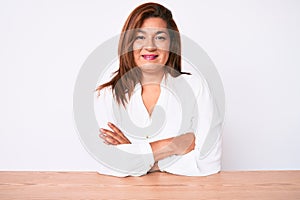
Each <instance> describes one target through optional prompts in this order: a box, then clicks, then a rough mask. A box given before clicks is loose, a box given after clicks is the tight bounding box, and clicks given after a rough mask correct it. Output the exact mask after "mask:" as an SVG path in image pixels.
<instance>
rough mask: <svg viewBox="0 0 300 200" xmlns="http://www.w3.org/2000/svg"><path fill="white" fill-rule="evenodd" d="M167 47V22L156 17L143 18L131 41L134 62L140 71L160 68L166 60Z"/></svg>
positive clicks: (168, 40)
mask: <svg viewBox="0 0 300 200" xmlns="http://www.w3.org/2000/svg"><path fill="white" fill-rule="evenodd" d="M169 47H170V35H169V32H168V29H167V23H166V22H165V21H164V20H163V19H161V18H158V17H152V18H148V19H145V20H144V22H143V24H142V26H141V28H139V30H138V31H137V33H136V35H135V41H134V43H133V55H134V61H135V64H136V65H137V66H138V67H140V68H141V69H142V71H145V70H148V71H153V70H158V69H160V70H161V69H162V67H163V66H165V64H166V63H167V61H168V58H169Z"/></svg>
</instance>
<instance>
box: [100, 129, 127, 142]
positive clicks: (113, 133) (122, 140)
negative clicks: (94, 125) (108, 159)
mask: <svg viewBox="0 0 300 200" xmlns="http://www.w3.org/2000/svg"><path fill="white" fill-rule="evenodd" d="M100 131H101V132H102V133H104V134H106V135H108V136H110V137H111V138H113V139H114V140H117V141H118V142H119V143H120V144H123V143H124V139H123V138H122V137H120V136H119V135H118V134H117V133H115V132H113V131H110V130H107V129H104V128H101V129H100Z"/></svg>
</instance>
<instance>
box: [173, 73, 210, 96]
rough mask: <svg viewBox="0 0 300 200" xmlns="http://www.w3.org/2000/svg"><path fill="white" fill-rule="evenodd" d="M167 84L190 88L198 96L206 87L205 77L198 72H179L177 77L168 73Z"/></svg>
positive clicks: (184, 88)
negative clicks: (189, 73)
mask: <svg viewBox="0 0 300 200" xmlns="http://www.w3.org/2000/svg"><path fill="white" fill-rule="evenodd" d="M167 79H168V80H167V81H168V85H176V86H180V89H181V90H185V91H187V90H192V91H193V93H194V95H195V96H199V94H200V93H202V92H203V90H205V88H207V84H206V81H205V79H204V78H203V77H202V75H201V74H199V73H192V74H191V75H188V74H181V75H180V76H177V77H172V76H171V75H168V77H167Z"/></svg>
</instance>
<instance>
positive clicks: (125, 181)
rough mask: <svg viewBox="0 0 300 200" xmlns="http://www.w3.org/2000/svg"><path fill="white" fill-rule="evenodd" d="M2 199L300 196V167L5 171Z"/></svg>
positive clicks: (288, 199)
mask: <svg viewBox="0 0 300 200" xmlns="http://www.w3.org/2000/svg"><path fill="white" fill-rule="evenodd" d="M0 199H1V200H6V199H7V200H8V199H9V200H14V199H25V200H29V199H39V200H40V199H63V200H65V199H163V200H164V199H222V200H226V199H230V200H233V199H258V200H262V199H272V200H273V199H284V200H291V199H300V171H247V172H221V173H219V174H215V175H211V176H207V177H184V176H176V175H172V174H167V173H159V172H157V173H152V174H148V175H146V176H143V177H126V178H115V177H110V176H104V175H100V174H98V173H95V172H0Z"/></svg>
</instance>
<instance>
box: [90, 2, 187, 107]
mask: <svg viewBox="0 0 300 200" xmlns="http://www.w3.org/2000/svg"><path fill="white" fill-rule="evenodd" d="M151 17H158V18H161V19H163V20H164V21H165V22H166V23H167V29H168V31H169V35H170V47H169V58H168V60H167V63H166V64H165V66H167V67H166V68H165V69H166V70H165V73H169V74H170V75H171V76H173V77H177V76H179V75H181V74H190V73H187V72H182V71H181V41H180V34H179V31H178V28H177V25H176V23H175V21H174V19H173V16H172V12H171V11H170V10H169V9H167V8H165V7H164V6H162V5H160V4H157V3H145V4H142V5H140V6H138V7H137V8H135V9H134V10H133V11H132V12H131V13H130V15H129V16H128V18H127V20H126V22H125V24H124V26H123V28H122V34H121V36H120V40H119V46H118V56H119V69H118V70H117V71H115V72H114V76H113V78H112V79H111V80H110V81H109V82H107V83H104V84H102V85H100V86H98V87H97V88H96V91H98V92H99V91H100V90H101V89H103V88H105V87H108V86H111V87H112V91H113V94H114V98H115V99H116V100H117V102H118V104H123V106H125V105H126V104H127V102H128V100H129V99H130V97H131V95H132V93H133V90H134V87H135V85H136V84H137V83H141V78H142V73H141V70H140V69H139V68H138V67H136V66H137V65H136V63H135V61H134V56H133V42H134V40H135V34H136V30H137V29H138V28H140V27H141V26H142V24H143V22H144V20H145V19H148V18H151Z"/></svg>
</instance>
